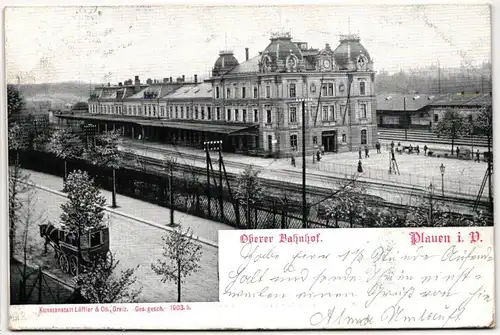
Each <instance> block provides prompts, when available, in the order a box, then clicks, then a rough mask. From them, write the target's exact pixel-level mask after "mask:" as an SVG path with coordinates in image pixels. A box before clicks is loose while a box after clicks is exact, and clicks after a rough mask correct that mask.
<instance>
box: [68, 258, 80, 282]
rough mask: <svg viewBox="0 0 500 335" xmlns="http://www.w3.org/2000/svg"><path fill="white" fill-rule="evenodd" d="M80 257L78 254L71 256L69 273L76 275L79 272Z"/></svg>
mask: <svg viewBox="0 0 500 335" xmlns="http://www.w3.org/2000/svg"><path fill="white" fill-rule="evenodd" d="M78 265H79V264H78V259H77V258H76V256H71V257H70V259H69V273H70V274H71V275H72V276H73V277H74V276H76V275H77V274H78V269H79V266H78Z"/></svg>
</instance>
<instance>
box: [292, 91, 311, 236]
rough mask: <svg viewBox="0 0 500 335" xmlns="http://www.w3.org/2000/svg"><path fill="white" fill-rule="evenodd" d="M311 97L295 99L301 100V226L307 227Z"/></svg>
mask: <svg viewBox="0 0 500 335" xmlns="http://www.w3.org/2000/svg"><path fill="white" fill-rule="evenodd" d="M310 100H311V99H297V100H296V101H297V102H302V228H307V227H308V224H307V199H306V101H310Z"/></svg>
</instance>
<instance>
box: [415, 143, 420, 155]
mask: <svg viewBox="0 0 500 335" xmlns="http://www.w3.org/2000/svg"><path fill="white" fill-rule="evenodd" d="M415 151H416V152H417V155H420V147H419V146H418V144H417V147H416V148H415Z"/></svg>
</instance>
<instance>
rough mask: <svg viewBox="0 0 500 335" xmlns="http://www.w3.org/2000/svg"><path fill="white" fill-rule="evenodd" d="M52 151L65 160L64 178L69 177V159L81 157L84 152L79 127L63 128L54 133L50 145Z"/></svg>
mask: <svg viewBox="0 0 500 335" xmlns="http://www.w3.org/2000/svg"><path fill="white" fill-rule="evenodd" d="M48 149H49V151H50V152H52V153H54V154H55V155H56V156H57V158H60V159H62V160H64V178H63V179H64V180H63V181H66V178H67V177H68V160H69V159H76V158H80V157H81V156H82V154H83V143H82V140H81V138H80V134H79V132H78V130H77V129H75V128H73V127H68V128H62V129H59V130H57V131H55V132H54V133H53V134H52V137H51V139H50V143H49V145H48Z"/></svg>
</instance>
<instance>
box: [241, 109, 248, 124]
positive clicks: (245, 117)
mask: <svg viewBox="0 0 500 335" xmlns="http://www.w3.org/2000/svg"><path fill="white" fill-rule="evenodd" d="M241 113H242V114H243V122H247V110H246V109H243V110H242V111H241Z"/></svg>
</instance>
